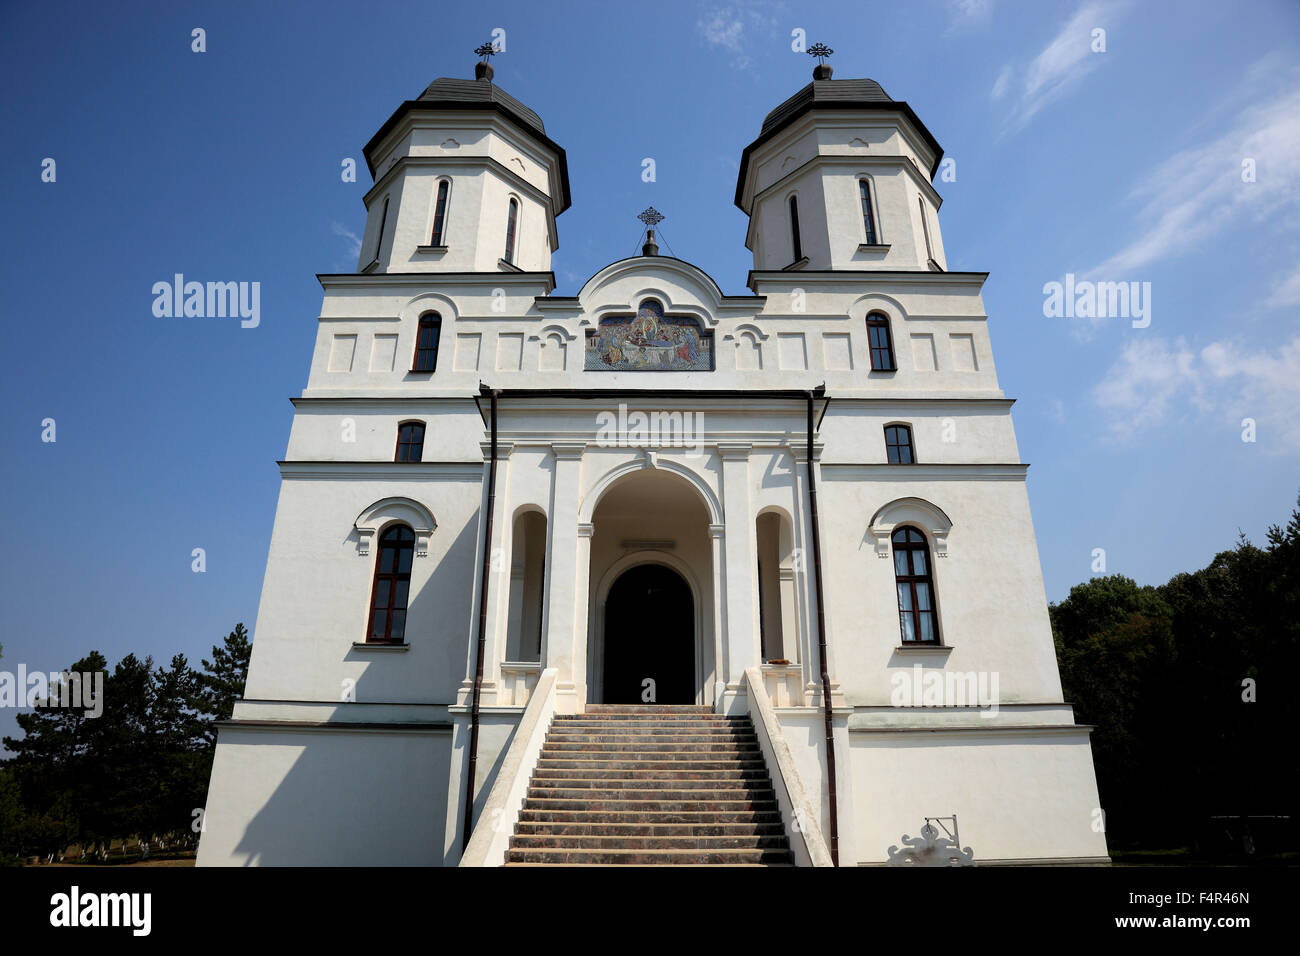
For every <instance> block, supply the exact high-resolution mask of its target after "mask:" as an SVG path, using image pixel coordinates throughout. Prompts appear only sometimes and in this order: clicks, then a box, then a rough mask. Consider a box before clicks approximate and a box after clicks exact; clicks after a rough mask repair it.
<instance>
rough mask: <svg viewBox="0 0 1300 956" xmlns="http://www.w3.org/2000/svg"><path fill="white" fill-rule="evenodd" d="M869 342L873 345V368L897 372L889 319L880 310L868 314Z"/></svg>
mask: <svg viewBox="0 0 1300 956" xmlns="http://www.w3.org/2000/svg"><path fill="white" fill-rule="evenodd" d="M867 344H868V345H870V346H871V370H872V371H873V372H896V371H898V366H897V365H895V364H894V343H893V340H892V339H891V338H890V335H889V319H888V318H887V317H886V316H884V315H882V314H881V313H879V312H872V313H871V314H870V315H868V316H867Z"/></svg>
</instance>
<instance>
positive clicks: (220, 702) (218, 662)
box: [197, 622, 253, 747]
mask: <svg viewBox="0 0 1300 956" xmlns="http://www.w3.org/2000/svg"><path fill="white" fill-rule="evenodd" d="M252 652H253V645H252V642H251V641H249V639H248V631H246V630H245V629H244V625H243V623H242V622H241V623H239V624H236V625H235V629H234V630H233V631H231V632H230V633H229V634H227V635H226V639H225V641H224V642H223V643H222V644H221V645H214V646H213V648H212V660H211V661H208V660H203V661H201V663H202V665H203V672H202V673H200V674H198V675H197V677H198V702H199V709H200V711H201V712H202V713H203V714H204V715H205V716H206V717H208V718H209V722H208V724H207V727H206V729H205V731H204V734H205V736H206V738H207V742H208V746H209V747H215V746H216V744H217V731H216V728H215V727H213V726H212V721H216V720H228V719H229V718H230V716H231V714H233V713H234V712H235V701H237V700H241V699H242V698H243V696H244V684H245V682H246V681H247V680H248V659H249V657H250V656H251V654H252Z"/></svg>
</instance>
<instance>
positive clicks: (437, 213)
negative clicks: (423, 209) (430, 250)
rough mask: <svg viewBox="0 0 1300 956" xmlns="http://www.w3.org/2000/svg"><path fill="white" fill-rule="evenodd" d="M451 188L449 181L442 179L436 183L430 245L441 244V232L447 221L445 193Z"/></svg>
mask: <svg viewBox="0 0 1300 956" xmlns="http://www.w3.org/2000/svg"><path fill="white" fill-rule="evenodd" d="M450 189H451V183H449V182H447V180H445V179H444V180H443V181H442V182H440V183H438V201H437V202H436V203H435V204H434V207H433V237H432V238H431V239H430V240H429V245H431V246H441V245H443V244H444V243H443V241H442V234H443V232H444V231H445V227H446V223H447V193H448V191H449V190H450Z"/></svg>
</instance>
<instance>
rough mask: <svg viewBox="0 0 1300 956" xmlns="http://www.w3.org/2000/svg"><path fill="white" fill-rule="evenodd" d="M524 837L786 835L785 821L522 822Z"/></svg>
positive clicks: (521, 834)
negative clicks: (783, 822)
mask: <svg viewBox="0 0 1300 956" xmlns="http://www.w3.org/2000/svg"><path fill="white" fill-rule="evenodd" d="M515 832H516V833H517V834H518V835H520V836H527V835H536V836H548V835H549V836H610V837H617V836H632V837H648V836H664V837H678V836H702V837H703V836H784V835H785V826H784V825H783V824H781V823H750V822H746V823H565V822H552V823H545V822H533V821H521V822H520V823H519V824H518V825H517V826H516V828H515Z"/></svg>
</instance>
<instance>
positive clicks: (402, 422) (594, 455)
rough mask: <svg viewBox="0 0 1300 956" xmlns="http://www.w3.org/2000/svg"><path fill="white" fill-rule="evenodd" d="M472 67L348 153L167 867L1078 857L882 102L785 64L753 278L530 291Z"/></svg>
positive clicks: (542, 248)
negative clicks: (224, 681) (334, 234)
mask: <svg viewBox="0 0 1300 956" xmlns="http://www.w3.org/2000/svg"><path fill="white" fill-rule="evenodd" d="M477 74H478V75H477V78H476V79H473V80H455V79H439V80H436V81H435V82H434V83H433V84H432V85H430V86H429V88H428V89H427V90H426V91H425V92H424V93H423V95H421V96H420V97H419V98H418V99H415V100H411V101H408V102H406V103H403V104H402V105H401V107H399V108H398V110H397V111H396V112H395V113H394V115H393V116H392V118H390V119H389V120H388V122H387V123H385V124H384V126H383V127H382V128H381V129H380V131H379V132H378V133H377V134H376V135H375V137H374V138H373V139H372V140H371V141H370V143H369V144H368V145H367V146H366V148H365V156H366V159H367V162H368V164H369V167H370V170H371V172H372V174H373V176H374V179H375V182H374V185H373V187H372V188H371V189H370V190H369V191H368V193H367V194H366V196H365V203H366V207H367V211H368V215H367V222H366V230H365V235H364V240H363V242H362V248H361V255H360V261H359V262H358V269H357V271H356V272H355V273H349V274H342V275H322V276H321V277H320V281H321V283H322V285H323V287H324V301H323V304H322V307H321V313H320V316H319V321H318V328H317V335H316V341H315V349H314V352H313V355H312V361H311V370H310V375H309V378H308V381H307V385H306V387H305V389H304V390H303V392H302V394H301V395H300V396H299V397H298V398H296V399H294V400H293V401H294V406H295V415H294V420H293V427H292V432H291V434H290V437H289V442H288V450H287V453H286V455H285V460H283V461H282V462H280V463H279V467H280V472H281V476H282V484H281V490H280V497H279V503H278V508H277V512H276V518H275V526H274V530H273V533H272V539H271V546H270V552H269V556H268V562H267V569H266V577H265V582H264V587H263V592H262V599H261V605H260V609H259V612H258V616H257V623H256V629H255V641H254V644H253V653H252V660H251V665H250V670H249V676H248V682H247V687H246V691H245V696H244V699H243V700H242V701H240V702H239V703H238V704H237V705H236V708H235V712H234V715H233V718H232V719H231V720H229V721H227V722H225V723H224V724H223V725H222V726H221V727H220V731H219V740H218V744H217V751H216V759H215V763H214V767H213V773H212V782H211V787H210V792H209V797H208V803H207V807H206V812H205V825H204V832H203V834H202V838H201V842H200V848H199V857H198V862H199V864H200V865H204V866H209V865H387V864H393V865H449V866H454V865H500V864H502V863H545V862H553V863H571V864H573V863H616V862H625V863H633V864H645V863H655V862H666V863H794V864H798V865H832V864H833V863H838V864H839V865H841V866H851V865H877V864H886V863H890V862H899V861H900V860H902V859H903V858H904V857H907V856H908V854H909V853H913V850H911V849H909V847H913V848H915V847H918V846H919V844H918V843H917V841H915V840H914V839H909V840H908V841H906V842H905V841H904V836H905V835H907V836H908V837H909V838H913V837H916V836H918V835H920V834H921V833H922V827H923V826H926V827H927V829H926V830H925V834H926V835H928V836H934V835H935V834H936V833H938V834H939V835H941V836H942V835H945V834H946V833H947V832H949V831H957V829H958V828H959V838H958V840H957V843H958V844H959V845H958V846H957V847H954V848H952V850H951V855H953V856H957V857H961V858H963V859H969V858H972V857H973V860H974V862H975V863H976V864H996V863H1105V862H1108V857H1107V851H1106V842H1105V836H1104V833H1103V832H1102V827H1101V826H1100V825H1099V820H1100V811H1099V809H1098V796H1097V787H1096V781H1095V776H1094V772H1093V765H1092V756H1091V747H1090V744H1089V729H1090V728H1088V727H1086V726H1081V725H1078V724H1076V723H1075V720H1074V717H1073V713H1072V711H1071V707H1070V705H1069V704H1068V703H1066V702H1064V701H1063V699H1062V691H1061V684H1060V678H1059V675H1058V671H1057V663H1056V657H1055V651H1054V648H1053V641H1052V634H1051V629H1050V625H1049V620H1048V612H1047V604H1046V599H1045V594H1044V587H1043V581H1042V576H1041V570H1040V565H1039V559H1038V551H1037V545H1036V542H1035V538H1034V533H1033V525H1032V520H1031V517H1030V509H1029V503H1028V498H1027V493H1026V486H1025V478H1026V470H1027V467H1028V466H1027V465H1025V464H1023V463H1022V462H1021V460H1020V454H1019V451H1018V448H1017V444H1016V438H1015V433H1014V430H1013V427H1012V420H1011V406H1012V400H1011V399H1009V398H1007V397H1006V396H1005V395H1004V394H1003V392H1002V391H1001V389H1000V388H999V385H998V379H997V375H996V372H995V369H994V362H993V354H992V348H991V344H990V339H989V331H988V318H987V315H986V313H985V309H984V305H983V303H982V300H981V287H982V285H983V283H984V281H985V278H986V274H985V273H972V272H951V271H948V268H947V259H946V256H945V253H944V243H943V233H942V229H941V224H940V218H939V208H940V203H941V200H940V197H939V195H938V193H937V192H936V190H935V188H934V186H933V184H932V179H933V177H934V175H935V173H936V171H937V169H938V167H939V163H940V160H941V155H942V153H941V150H940V148H939V145H938V143H937V142H936V141H935V139H934V137H933V136H932V135H931V133H930V132H929V131H928V130H927V129H926V128H925V126H924V125H923V124H922V123H921V121H920V119H919V118H918V117H917V116H916V115H915V114H914V113H913V111H912V110H911V109H910V107H908V105H907V104H906V103H904V102H901V101H895V100H893V99H891V98H890V97H889V96H888V95H887V94H886V93H885V92H884V90H882V89H881V88H880V86H879V85H878V84H876V83H875V82H873V81H871V80H837V79H832V78H831V75H830V69H829V67H827V66H825V65H824V64H823V65H821V66H818V68H817V71H816V72H815V74H814V77H815V78H814V80H813V82H812V83H811V84H809V85H808V86H805V87H804V88H803V89H801V90H799V91H798V92H797V93H795V94H794V95H793V96H792V97H790V99H788V100H787V101H786V102H785V103H783V104H781V105H780V106H778V107H777V108H776V109H774V110H773V111H772V112H771V113H770V114H769V115H768V116H767V118H766V119H765V121H764V122H763V125H762V128H761V131H760V133H759V136H758V138H757V139H755V140H754V142H752V143H751V144H750V145H748V146H747V147H745V148H744V151H743V154H742V158H741V166H740V175H739V181H738V183H737V186H736V197H735V198H736V204H737V205H738V206H739V207H740V208H741V209H742V210H743V211H744V212H745V213H746V214H747V216H748V217H749V229H748V233H747V236H746V246H747V247H748V248H749V249H751V250H752V252H753V256H754V265H753V270H752V271H751V272H750V274H749V277H748V282H747V285H748V288H749V294H747V295H728V294H724V293H723V292H722V291H721V289H720V288H719V286H718V284H717V283H716V282H715V281H714V280H713V279H712V278H711V277H710V276H709V275H708V274H707V273H706V272H705V271H703V270H702V269H700V268H699V267H697V266H695V265H692V264H690V263H687V262H684V261H681V260H679V259H676V258H672V257H668V256H663V255H660V254H658V249H657V247H656V245H655V240H654V231H653V228H651V229H650V230H649V231H648V235H647V240H646V244H645V248H644V249H643V254H642V255H639V256H635V257H632V258H628V259H621V260H619V261H615V262H612V263H611V264H609V265H607V266H605V267H604V268H603V269H601V270H600V271H599V272H597V273H596V274H595V275H594V276H592V277H591V278H590V279H589V280H587V282H586V283H584V284H583V285H582V287H581V288H580V289H578V290H577V293H576V294H575V295H572V296H559V295H555V294H553V292H554V288H555V280H554V275H553V273H552V272H551V271H550V270H551V255H552V253H553V251H554V250H555V249H556V248H557V246H558V234H557V227H556V220H557V217H558V216H559V215H560V214H561V213H563V212H564V210H565V209H566V208H567V207H568V206H569V204H570V197H569V182H568V171H567V164H566V157H565V153H564V150H563V149H562V148H561V147H560V146H559V145H557V144H556V143H555V142H553V141H552V140H551V139H550V138H549V137H548V136H547V135H546V133H545V129H544V127H543V124H542V121H541V119H540V118H539V117H538V116H537V115H536V114H535V113H534V112H533V111H532V110H530V109H529V108H528V107H526V106H525V105H523V104H522V103H521V102H519V101H518V100H516V99H515V98H513V97H511V96H510V95H508V94H507V93H505V92H504V91H503V90H502V89H501V88H500V87H498V86H496V85H495V83H494V82H493V78H492V69H491V67H490V66H489V65H487V63H486V62H484V63H482V64H480V65H479V67H478V70H477ZM655 219H656V214H655V213H654V211H653V210H647V213H646V214H645V221H646V222H647V224H649V225H651V226H653V224H654V222H655ZM935 818H939V819H938V820H935ZM954 818H955V819H954ZM931 821H934V823H933V824H932V823H931ZM953 835H956V833H954V834H953ZM931 842H933V841H931ZM967 848H969V851H970V852H969V853H966V852H965V851H966V850H967ZM947 853H948V851H946V850H945V851H940V853H939V856H941V857H943V856H945V854H947ZM933 856H934V854H933V853H931V854H930V855H929V857H927V859H928V858H932V857H933Z"/></svg>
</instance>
